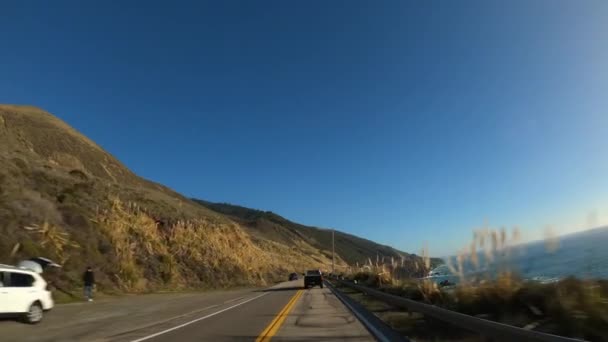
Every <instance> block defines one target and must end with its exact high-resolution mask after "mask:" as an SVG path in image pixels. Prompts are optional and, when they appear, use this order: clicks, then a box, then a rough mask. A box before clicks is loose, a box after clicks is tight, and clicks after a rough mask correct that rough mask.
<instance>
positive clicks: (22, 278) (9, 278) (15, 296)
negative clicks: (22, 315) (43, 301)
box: [3, 271, 37, 312]
mask: <svg viewBox="0 0 608 342" xmlns="http://www.w3.org/2000/svg"><path fill="white" fill-rule="evenodd" d="M4 279H5V283H4V287H3V290H4V291H5V292H6V293H5V294H4V295H5V296H7V300H6V302H7V303H8V304H7V306H8V311H7V312H27V310H28V309H29V306H30V305H31V304H32V302H33V301H34V300H35V299H36V298H37V294H36V292H37V291H36V289H35V288H34V287H33V285H34V280H35V279H34V277H33V276H32V275H31V274H28V273H26V272H19V271H7V272H5V275H4Z"/></svg>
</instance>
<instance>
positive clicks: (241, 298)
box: [224, 296, 245, 304]
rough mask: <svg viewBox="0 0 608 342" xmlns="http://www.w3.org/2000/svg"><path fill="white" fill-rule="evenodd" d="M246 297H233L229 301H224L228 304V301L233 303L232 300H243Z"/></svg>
mask: <svg viewBox="0 0 608 342" xmlns="http://www.w3.org/2000/svg"><path fill="white" fill-rule="evenodd" d="M243 298H245V296H242V297H239V298H233V299H229V300H227V301H225V302H224V304H228V303H232V302H236V301H237V300H241V299H243Z"/></svg>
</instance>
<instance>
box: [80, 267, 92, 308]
mask: <svg viewBox="0 0 608 342" xmlns="http://www.w3.org/2000/svg"><path fill="white" fill-rule="evenodd" d="M82 281H83V282H84V297H85V298H86V299H87V300H88V301H89V302H92V301H93V287H94V286H95V273H93V269H92V268H91V267H90V266H89V267H87V270H86V271H85V272H84V274H83V275H82Z"/></svg>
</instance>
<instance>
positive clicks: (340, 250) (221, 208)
mask: <svg viewBox="0 0 608 342" xmlns="http://www.w3.org/2000/svg"><path fill="white" fill-rule="evenodd" d="M194 201H195V202H197V203H199V204H201V205H202V206H204V207H206V208H208V209H211V210H213V211H216V212H218V213H221V214H224V215H227V216H228V217H230V218H231V219H233V220H235V221H237V222H239V223H240V224H241V225H242V226H243V227H245V228H247V229H248V231H249V233H250V234H251V235H252V236H257V237H259V238H263V239H269V240H274V241H279V242H281V243H284V244H287V245H290V244H292V242H293V241H295V240H297V239H303V240H304V241H306V242H307V243H309V244H310V245H312V246H314V247H316V248H318V249H319V250H324V251H331V250H332V230H331V229H324V228H317V227H310V226H306V225H302V224H299V223H295V222H292V221H289V220H287V219H285V218H283V217H281V216H279V215H277V214H275V213H273V212H270V211H262V210H256V209H250V208H245V207H242V206H238V205H232V204H227V203H212V202H208V201H204V200H198V199H194ZM334 234H335V237H334V239H335V251H336V254H337V255H339V256H340V257H341V258H342V259H343V260H344V261H346V262H347V263H348V264H349V265H356V264H357V263H358V264H359V265H364V264H366V263H368V262H369V259H372V262H376V260H377V258H384V260H385V262H388V260H391V258H393V259H394V260H395V259H396V260H398V261H400V260H402V259H405V260H406V261H413V260H417V259H419V257H418V256H416V255H415V254H408V253H405V252H402V251H399V250H396V249H394V248H392V247H389V246H385V245H381V244H378V243H375V242H373V241H370V240H367V239H363V238H360V237H357V236H354V235H351V234H347V233H344V232H341V231H338V230H336V231H335V233H334ZM327 256H328V257H331V254H328V255H327ZM432 263H433V264H438V263H441V261H440V260H439V259H433V260H432Z"/></svg>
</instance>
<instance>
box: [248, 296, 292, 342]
mask: <svg viewBox="0 0 608 342" xmlns="http://www.w3.org/2000/svg"><path fill="white" fill-rule="evenodd" d="M303 292H304V291H303V290H298V292H296V293H295V294H294V295H293V297H291V299H290V300H289V302H288V303H287V305H285V307H284V308H283V310H281V312H279V314H278V315H277V316H276V317H275V318H274V319H273V320H272V322H270V324H269V325H268V326H267V327H266V329H264V331H262V333H261V334H260V336H258V338H257V339H256V340H255V342H268V341H270V339H271V338H272V337H273V336H274V335H275V334H276V333H277V331H279V328H281V325H283V322H284V321H285V319H286V318H287V316H288V315H289V312H290V311H291V309H293V307H294V306H295V304H296V302H297V301H298V298H300V296H301V295H302V293H303Z"/></svg>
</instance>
